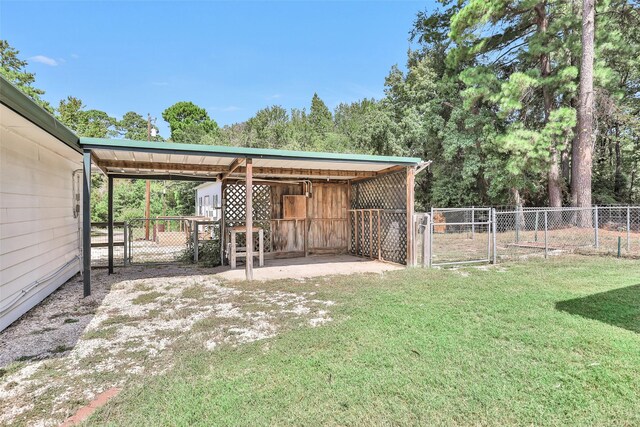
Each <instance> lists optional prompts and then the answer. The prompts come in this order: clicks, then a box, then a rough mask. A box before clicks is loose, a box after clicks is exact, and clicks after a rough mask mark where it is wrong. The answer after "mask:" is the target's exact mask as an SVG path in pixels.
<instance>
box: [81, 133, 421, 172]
mask: <svg viewBox="0 0 640 427" xmlns="http://www.w3.org/2000/svg"><path fill="white" fill-rule="evenodd" d="M80 145H81V146H82V147H83V148H94V149H109V150H113V149H117V150H127V149H128V150H138V151H149V152H158V153H162V152H164V153H166V152H173V153H181V154H189V153H191V154H194V155H217V156H221V157H243V158H253V159H259V158H266V159H297V160H318V161H337V162H361V163H389V164H396V165H408V166H409V165H417V164H419V163H420V162H422V159H420V158H418V157H396V156H376V155H370V154H345V153H321V152H313V151H291V150H276V149H268V148H249V147H234V146H221V145H202V144H182V143H175V142H155V141H154V142H149V141H134V140H129V139H108V138H87V137H81V138H80Z"/></svg>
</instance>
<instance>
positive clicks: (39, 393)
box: [0, 267, 333, 425]
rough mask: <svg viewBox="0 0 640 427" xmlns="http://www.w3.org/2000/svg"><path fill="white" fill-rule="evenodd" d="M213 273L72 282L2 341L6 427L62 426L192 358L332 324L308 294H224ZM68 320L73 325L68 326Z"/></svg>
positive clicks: (178, 271)
mask: <svg viewBox="0 0 640 427" xmlns="http://www.w3.org/2000/svg"><path fill="white" fill-rule="evenodd" d="M207 272H209V270H202V269H194V268H181V267H165V268H159V267H149V268H146V269H145V268H141V267H130V268H127V269H121V270H120V271H118V272H117V274H115V275H112V276H108V275H106V271H104V270H99V271H97V272H94V276H93V278H92V285H93V296H92V297H91V298H88V299H85V298H82V284H81V282H80V281H79V280H78V278H75V279H73V280H71V281H69V282H67V283H66V284H65V285H63V286H62V287H61V288H60V289H59V290H58V291H57V292H55V293H54V294H52V295H51V296H50V297H49V298H47V299H46V300H45V301H43V303H41V304H40V305H39V306H38V307H36V308H35V309H34V310H32V311H31V312H30V313H29V314H28V315H26V316H25V317H23V318H22V319H21V320H19V321H18V322H16V323H14V324H13V325H12V326H11V327H9V328H7V329H6V330H5V331H3V332H2V333H0V361H1V364H0V368H2V375H0V424H23V425H59V423H60V422H62V421H64V420H65V419H67V418H68V417H69V416H71V415H73V413H75V411H76V410H77V409H78V408H79V407H82V406H84V405H86V404H87V403H88V402H90V401H92V400H93V399H94V398H95V396H96V395H98V394H100V393H102V392H104V391H105V390H108V389H110V388H113V387H117V388H124V387H125V386H126V384H127V383H128V382H129V381H135V380H136V378H139V377H140V376H141V375H155V374H158V373H162V372H164V371H165V370H167V369H169V368H170V367H171V366H172V365H173V363H174V361H175V356H176V355H178V354H179V353H181V352H183V351H189V349H194V348H205V349H209V350H212V351H213V350H215V349H217V348H220V347H223V346H235V345H239V344H242V343H247V342H252V341H256V340H260V339H265V338H269V337H272V336H274V335H276V334H277V333H278V332H279V331H282V330H283V329H286V328H291V327H299V326H320V325H323V324H325V323H327V322H329V321H331V315H330V308H331V306H332V305H333V302H331V301H323V300H320V299H317V298H316V297H315V294H314V293H312V292H287V291H274V290H270V291H267V290H265V289H260V287H259V286H257V287H256V286H251V287H243V288H240V287H233V286H228V285H225V283H223V282H222V281H220V280H219V279H218V278H216V276H213V275H210V274H203V273H207ZM68 319H73V321H69V320H68Z"/></svg>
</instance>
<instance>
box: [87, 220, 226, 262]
mask: <svg viewBox="0 0 640 427" xmlns="http://www.w3.org/2000/svg"><path fill="white" fill-rule="evenodd" d="M220 230H221V227H220V221H212V220H205V219H194V218H189V217H159V218H136V219H131V220H129V221H127V222H115V223H114V230H113V261H114V265H115V266H123V265H124V266H126V265H130V264H166V263H193V262H200V263H202V264H205V265H207V266H216V265H219V264H220V261H221V255H220V246H221V240H220V238H221V231H220ZM108 239H109V236H108V228H107V223H102V222H97V223H93V224H92V227H91V265H92V266H93V267H106V266H107V265H108V262H109V254H108V250H109V245H108Z"/></svg>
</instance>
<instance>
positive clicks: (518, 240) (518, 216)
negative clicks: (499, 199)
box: [516, 207, 520, 243]
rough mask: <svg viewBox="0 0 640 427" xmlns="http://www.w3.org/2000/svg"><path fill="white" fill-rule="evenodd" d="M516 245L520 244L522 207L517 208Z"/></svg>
mask: <svg viewBox="0 0 640 427" xmlns="http://www.w3.org/2000/svg"><path fill="white" fill-rule="evenodd" d="M516 243H520V207H516Z"/></svg>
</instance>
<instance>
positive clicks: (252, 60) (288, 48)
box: [0, 0, 433, 137]
mask: <svg viewBox="0 0 640 427" xmlns="http://www.w3.org/2000/svg"><path fill="white" fill-rule="evenodd" d="M427 7H428V8H433V0H428V1H422V2H414V1H393V2H383V1H375V2H365V1H352V2H341V1H327V2H309V1H287V2H284V1H283V2H267V1H262V2H248V1H236V2H230V1H228V2H215V1H200V2H186V1H180V2H178V1H176V2H169V1H162V2H150V1H132V2H121V1H117V2H115V1H111V2H106V1H105V2H81V1H71V2H58V1H47V2H34V1H19V2H13V1H5V0H0V37H1V38H3V39H7V40H8V41H9V43H10V44H11V45H13V46H14V47H15V48H17V49H18V50H20V53H21V56H22V58H25V59H28V60H29V62H30V66H29V69H30V70H31V71H33V72H35V73H36V83H37V84H36V85H37V86H38V87H40V88H42V89H44V90H45V91H46V95H45V99H47V100H48V101H50V102H51V103H52V104H53V105H57V104H58V101H59V100H60V99H62V98H65V97H66V96H67V95H73V96H77V97H79V98H81V99H82V100H83V101H84V103H85V104H86V105H87V107H88V108H96V109H101V110H104V111H106V112H107V113H109V114H110V115H113V116H116V117H118V118H119V117H121V116H122V114H124V113H125V112H127V111H131V110H133V111H136V112H138V113H140V114H143V115H145V116H146V114H147V113H151V115H152V116H154V117H157V118H158V126H159V128H160V131H161V134H162V135H163V136H165V137H167V136H168V130H167V126H166V124H165V123H164V121H163V120H162V117H161V113H162V111H163V110H164V109H165V108H166V107H168V106H170V105H172V104H173V103H175V102H177V101H193V102H195V103H196V104H198V105H200V106H202V107H204V108H206V109H207V111H208V112H209V115H210V116H211V117H212V118H214V119H215V120H216V121H217V122H218V123H219V124H220V125H224V124H230V123H234V122H239V121H243V120H246V119H248V118H250V117H251V116H252V115H253V114H254V113H255V112H256V111H257V110H259V109H260V108H263V107H265V106H268V105H272V104H279V105H282V106H283V107H285V108H288V109H289V108H292V107H298V108H301V107H307V108H308V106H309V104H310V100H311V97H312V95H313V93H314V92H317V93H318V94H319V95H320V97H321V98H322V99H323V100H324V101H325V102H326V103H327V105H328V106H329V107H330V108H333V107H335V106H336V105H337V104H339V103H340V102H351V101H355V100H357V99H361V98H363V97H374V98H380V97H381V96H382V95H383V90H384V78H385V76H386V75H387V74H388V72H389V69H390V68H391V66H392V65H393V64H398V65H400V66H403V65H404V63H405V59H406V52H407V49H409V47H410V44H409V41H408V33H409V31H410V29H411V25H412V22H413V20H414V18H415V14H416V13H417V12H418V11H419V10H423V9H425V8H427Z"/></svg>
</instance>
